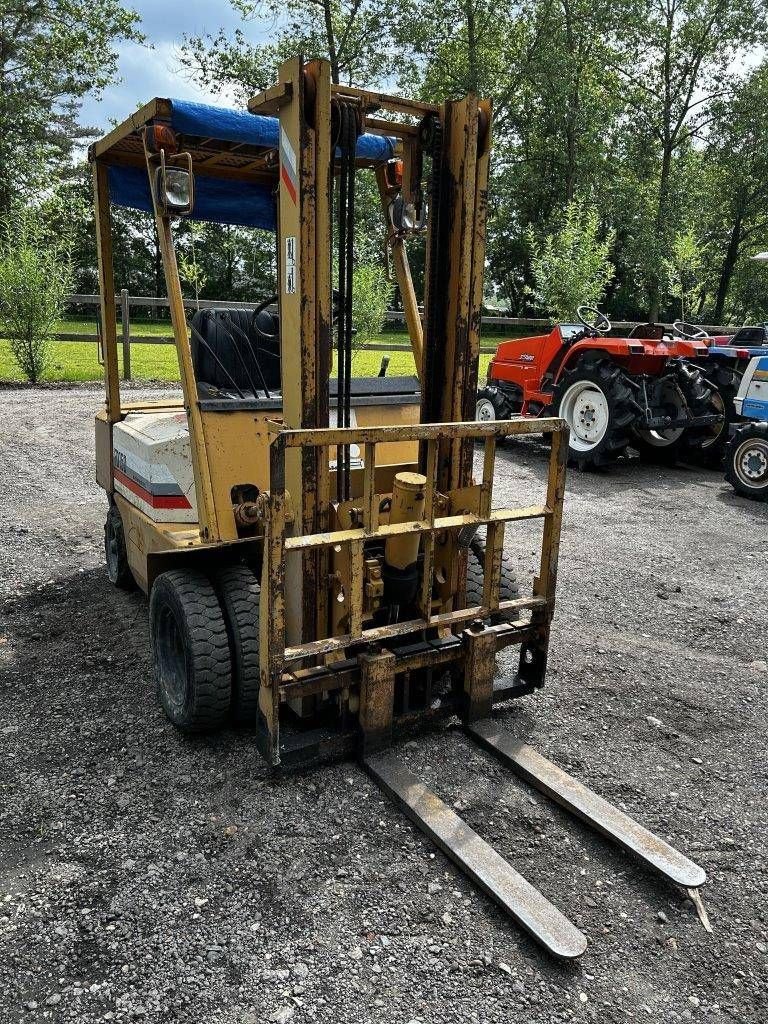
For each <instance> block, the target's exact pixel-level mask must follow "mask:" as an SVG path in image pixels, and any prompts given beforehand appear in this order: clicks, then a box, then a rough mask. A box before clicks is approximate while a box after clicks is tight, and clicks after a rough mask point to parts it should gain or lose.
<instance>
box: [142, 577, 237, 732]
mask: <svg viewBox="0 0 768 1024" xmlns="http://www.w3.org/2000/svg"><path fill="white" fill-rule="evenodd" d="M149 631H150V639H151V642H152V655H153V658H154V662H155V673H156V675H157V686H158V694H159V697H160V703H161V704H162V706H163V709H164V711H165V713H166V715H167V716H168V718H169V719H170V720H171V722H173V724H174V725H175V726H177V727H178V728H179V729H182V730H184V731H185V732H208V731H211V730H213V729H218V728H220V727H221V726H222V725H224V723H225V722H226V720H227V717H228V715H229V708H230V703H231V699H232V667H231V661H230V655H229V640H228V638H227V627H226V624H225V622H224V614H223V612H222V610H221V605H220V604H219V599H218V598H217V597H216V591H215V590H214V589H213V586H212V584H211V582H210V580H209V579H208V578H207V577H206V576H204V575H203V574H202V573H201V572H194V571H191V570H184V569H172V570H170V571H169V572H164V573H163V574H162V575H161V576H158V577H157V579H156V580H155V582H154V584H153V586H152V592H151V594H150V598H149Z"/></svg>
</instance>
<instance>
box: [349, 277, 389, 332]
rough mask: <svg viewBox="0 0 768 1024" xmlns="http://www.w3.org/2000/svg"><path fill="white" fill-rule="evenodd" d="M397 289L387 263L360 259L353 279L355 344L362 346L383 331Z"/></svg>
mask: <svg viewBox="0 0 768 1024" xmlns="http://www.w3.org/2000/svg"><path fill="white" fill-rule="evenodd" d="M394 291H395V286H394V284H393V283H392V282H391V281H390V280H389V278H388V277H387V272H386V270H385V269H384V268H383V267H381V266H379V265H378V264H376V263H360V264H358V265H357V266H356V267H355V270H354V274H353V281H352V324H353V326H354V328H355V331H356V334H355V337H354V342H353V345H354V348H356V349H357V348H360V347H361V346H362V345H365V344H366V343H367V342H368V341H370V340H371V338H373V337H375V335H377V334H381V331H382V329H383V327H384V323H385V320H386V312H387V309H388V308H389V305H390V303H391V301H392V296H393V295H394Z"/></svg>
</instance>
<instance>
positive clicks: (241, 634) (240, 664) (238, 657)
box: [214, 565, 261, 725]
mask: <svg viewBox="0 0 768 1024" xmlns="http://www.w3.org/2000/svg"><path fill="white" fill-rule="evenodd" d="M214 582H215V585H216V591H217V593H218V595H219V600H220V601H221V606H222V608H223V610H224V617H225V620H226V625H227V635H228V637H229V650H230V655H231V658H232V717H233V719H234V720H235V722H237V723H238V724H239V725H255V724H256V719H257V717H258V712H259V685H260V677H259V668H260V666H259V604H260V600H261V587H260V586H259V583H258V581H257V579H256V577H255V575H254V574H253V573H252V572H251V570H250V569H249V568H248V567H247V566H245V565H230V566H228V567H227V568H226V569H221V570H220V571H219V572H218V573H217V574H216V577H215V580H214Z"/></svg>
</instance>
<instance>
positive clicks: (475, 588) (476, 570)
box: [466, 535, 520, 623]
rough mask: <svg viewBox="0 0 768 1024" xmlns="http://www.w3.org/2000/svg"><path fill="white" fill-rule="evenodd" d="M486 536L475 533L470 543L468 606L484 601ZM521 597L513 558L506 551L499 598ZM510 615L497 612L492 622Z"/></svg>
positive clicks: (502, 559)
mask: <svg viewBox="0 0 768 1024" xmlns="http://www.w3.org/2000/svg"><path fill="white" fill-rule="evenodd" d="M484 564H485V537H478V536H477V535H475V536H474V537H473V538H472V541H471V542H470V545H469V551H468V552H467V589H466V600H467V608H472V607H473V606H474V605H479V604H482V603H483V579H484V578H485V572H484V570H483V566H484ZM518 597H520V587H519V586H518V584H517V579H516V578H515V573H514V570H513V568H512V559H511V558H510V557H509V555H508V554H507V552H506V551H502V553H501V577H500V580H499V600H501V601H514V600H516V599H517V598H518ZM508 617H509V616H508V615H507V614H505V613H504V612H497V613H496V614H495V615H492V616H491V622H494V623H495V622H504V621H505V619H506V618H508Z"/></svg>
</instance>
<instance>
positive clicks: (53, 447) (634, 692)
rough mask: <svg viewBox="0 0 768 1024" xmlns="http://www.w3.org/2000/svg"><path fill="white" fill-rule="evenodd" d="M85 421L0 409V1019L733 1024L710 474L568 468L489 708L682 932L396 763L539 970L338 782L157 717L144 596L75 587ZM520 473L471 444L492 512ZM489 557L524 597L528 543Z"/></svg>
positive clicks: (733, 743)
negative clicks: (541, 617) (557, 538)
mask: <svg viewBox="0 0 768 1024" xmlns="http://www.w3.org/2000/svg"><path fill="white" fill-rule="evenodd" d="M154 394H155V395H156V394H157V392H154ZM98 401H99V392H98V391H97V390H95V389H91V388H72V389H54V390H44V391H43V390H35V389H27V390H6V391H2V392H0V587H2V598H1V600H2V603H1V604H0V744H1V747H0V751H1V753H2V756H1V757H0V1022H1V1024H5V1022H17V1021H29V1022H33V1021H51V1022H59V1021H61V1022H82V1024H90V1022H94V1021H105V1020H109V1021H119V1022H123V1021H146V1022H165V1021H180V1022H189V1024H193V1022H194V1024H208V1022H210V1024H261V1022H269V1021H276V1022H286V1021H294V1022H296V1024H303V1022H306V1021H327V1022H344V1024H357V1022H360V1024H363V1022H369V1021H371V1022H373V1021H376V1022H382V1024H389V1022H392V1024H417V1022H418V1024H452V1022H473V1024H475V1022H477V1024H497V1022H498V1024H501V1022H518V1021H519V1022H523V1021H526V1022H527V1021H536V1022H549V1021H567V1020H571V1019H578V1020H589V1021H600V1022H606V1021H608V1022H613V1021H626V1020H639V1021H649V1022H650V1021H654V1022H655V1021H663V1022H668V1021H689V1020H691V1021H697V1020H701V1021H708V1022H709V1021H711V1022H720V1021H738V1022H742V1021H743V1022H752V1021H762V1020H764V1018H765V1011H766V1007H767V1006H768V898H767V897H766V892H767V891H768V861H767V860H766V847H767V846H768V811H767V810H766V774H767V773H766V759H765V752H766V733H767V731H768V730H767V728H766V722H767V721H768V709H767V704H768V678H767V676H768V665H767V662H768V642H766V619H767V614H768V613H767V609H768V582H767V580H766V573H765V562H766V554H765V550H766V526H767V525H768V508H766V507H764V506H763V507H761V506H759V505H755V504H752V503H750V502H747V501H743V500H741V499H738V498H736V497H734V495H733V494H732V493H731V492H730V490H729V489H728V488H727V487H726V486H725V484H724V483H723V482H722V480H721V478H720V475H719V474H718V473H716V472H713V471H702V470H694V469H684V468H678V469H674V470H656V469H652V468H648V467H644V466H642V465H640V464H639V463H637V462H634V461H631V462H625V463H622V464H620V465H619V466H617V467H616V468H615V469H613V470H611V471H610V472H609V473H604V474H600V475H594V474H591V475H590V474H576V473H574V474H571V476H570V479H569V486H568V497H567V511H566V516H565V524H564V535H563V546H562V553H561V562H560V581H559V605H558V612H557V619H556V625H555V628H554V632H553V640H552V650H551V664H550V672H549V682H548V686H547V688H546V689H545V690H544V691H543V692H542V693H540V694H538V695H536V696H534V697H530V698H526V699H525V700H524V701H521V702H518V703H517V704H515V705H514V706H511V707H510V708H508V709H506V710H505V711H503V712H502V716H503V718H504V721H505V725H506V726H507V727H508V728H509V729H510V731H512V732H513V733H514V734H515V735H516V736H519V737H522V738H525V739H527V740H529V741H530V742H532V743H533V744H534V745H535V746H537V747H538V748H539V749H540V750H542V752H544V753H546V754H547V755H548V756H550V757H552V758H553V759H554V760H556V761H557V762H558V763H560V764H561V765H563V766H564V767H565V768H567V769H568V770H570V771H571V772H572V773H573V774H575V775H576V776H578V777H579V778H581V779H582V780H584V781H585V782H586V783H587V784H589V785H591V786H593V787H594V788H595V789H596V790H598V791H599V792H600V793H602V794H604V795H605V796H606V797H607V798H609V799H611V800H613V801H614V802H616V803H618V804H619V805H620V806H622V807H625V808H626V809H627V810H628V811H629V812H630V813H632V814H634V815H635V816H636V817H638V818H639V819H640V820H641V821H642V822H643V823H644V824H646V825H648V826H649V827H650V828H652V829H654V830H656V831H658V832H659V833H660V834H661V835H662V836H664V837H667V838H669V839H670V840H671V841H672V842H673V843H674V844H676V845H678V846H680V847H681V848H682V849H683V850H685V851H686V852H688V853H689V854H690V855H691V856H692V857H693V858H694V859H696V860H698V861H699V862H700V863H701V864H702V865H703V866H704V867H705V868H706V870H707V873H708V875H709V881H708V884H707V885H706V887H705V888H704V890H703V896H704V900H705V903H706V906H707V909H708V912H709V914H710V917H711V919H712V923H713V926H714V934H712V935H709V934H707V933H706V932H705V931H704V930H703V928H702V927H701V925H700V924H699V922H698V919H697V917H696V914H695V912H694V909H693V906H692V904H691V903H690V901H689V900H688V899H687V898H686V896H685V894H684V893H682V892H680V891H678V890H676V889H675V888H674V887H672V886H670V885H667V884H665V883H663V882H662V881H659V880H657V879H656V878H655V877H653V876H652V875H651V874H650V873H649V872H647V871H645V870H643V869H642V868H640V867H639V866H638V865H637V864H636V863H634V862H632V861H630V860H629V858H628V857H626V856H625V855H623V854H621V853H620V852H618V851H617V850H615V849H613V848H611V847H610V846H609V845H607V844H606V843H604V842H603V841H602V840H600V839H599V838H597V837H595V836H593V835H592V834H591V833H589V832H588V831H587V830H586V829H585V828H583V827H582V826H580V825H578V824H577V823H574V822H573V821H571V820H569V819H568V818H567V817H566V816H565V815H564V814H563V813H562V812H561V811H559V810H558V809H557V808H555V807H553V806H552V805H551V804H549V803H548V802H547V801H546V800H545V798H544V797H542V796H540V795H538V794H536V793H534V792H533V791H532V790H530V789H528V788H527V787H526V786H524V785H523V784H522V783H520V782H518V781H516V780H515V779H514V778H513V777H511V776H510V774H509V773H508V772H506V771H505V770H503V769H502V768H501V766H500V765H498V764H497V763H496V762H494V761H493V760H492V759H491V758H490V757H488V756H486V755H485V754H483V753H482V752H480V751H479V750H478V749H477V748H475V747H473V746H472V745H471V744H470V743H469V742H468V741H467V740H466V739H465V738H464V737H463V736H462V735H460V734H459V733H458V732H456V731H455V730H451V729H449V728H444V729H441V730H439V731H437V732H433V733H431V734H429V735H426V736H423V737H420V738H419V739H418V740H417V741H410V742H409V743H408V744H407V745H405V747H404V748H403V754H404V756H405V758H406V760H407V761H408V763H409V764H410V765H411V766H412V767H413V768H414V769H415V770H417V771H418V772H419V773H420V774H421V775H422V776H423V777H424V778H425V780H426V781H427V782H429V783H430V784H431V785H432V786H433V787H434V788H435V789H436V791H437V792H438V793H440V794H441V795H442V796H443V797H444V798H445V799H446V800H448V802H449V803H450V804H452V805H453V804H456V805H457V806H458V807H460V808H461V813H462V814H463V815H464V817H465V818H466V819H467V821H469V823H470V824H471V825H472V826H473V827H475V828H476V829H477V830H478V831H479V832H480V833H481V834H482V835H483V836H484V837H485V838H487V839H488V840H489V841H490V842H492V843H493V844H494V845H495V846H496V847H497V848H498V849H499V851H500V852H501V853H502V854H503V855H504V856H506V857H507V858H508V859H509V860H510V862H511V863H512V864H513V865H514V866H515V867H516V868H518V869H519V870H520V871H522V872H523V873H524V874H525V875H526V877H528V878H529V879H530V881H531V882H533V883H534V884H535V885H537V886H538V887H539V888H540V889H541V890H542V892H544V893H545V894H546V895H547V896H548V897H550V898H551V899H552V900H553V901H554V902H555V903H556V904H557V905H558V906H559V907H560V908H561V909H562V910H564V911H565V912H566V913H567V914H568V915H569V916H570V917H571V918H572V920H573V921H574V922H575V923H576V924H577V925H579V926H580V927H581V928H583V929H584V931H585V932H586V934H587V935H588V937H589V948H588V950H587V953H586V954H585V956H584V957H583V959H582V960H581V962H580V963H579V964H577V965H575V966H574V965H572V966H563V965H561V964H558V963H555V962H552V961H551V960H548V959H547V958H546V957H545V956H544V955H543V954H542V953H541V952H540V950H539V949H538V948H537V947H536V945H535V944H534V943H533V942H532V941H531V940H529V939H528V938H526V937H525V936H523V935H522V934H521V933H520V931H519V930H518V929H517V928H516V927H515V925H514V924H513V923H511V922H510V921H509V920H508V919H506V918H505V917H504V916H503V915H502V914H501V912H500V911H498V910H497V909H496V908H495V907H494V906H493V905H492V904H491V903H490V902H489V901H488V900H487V899H486V898H485V897H483V896H482V895H480V894H479V893H478V892H477V891H476V890H475V889H474V888H473V887H472V885H471V884H470V883H469V882H468V881H466V880H465V879H464V878H463V877H462V876H461V875H460V874H458V873H457V871H456V870H454V868H453V867H452V866H451V865H450V864H449V863H448V862H447V861H446V860H445V858H444V857H443V856H442V855H441V854H440V853H437V852H436V851H435V850H434V849H433V848H432V847H431V846H430V845H429V843H428V842H427V841H426V840H425V839H423V838H422V837H421V835H419V834H418V833H417V832H416V831H415V830H414V829H413V827H412V826H411V825H410V824H409V823H408V822H407V821H406V820H405V819H404V818H403V817H402V816H401V815H400V813H399V812H398V811H397V810H396V809H395V808H394V807H392V806H391V805H390V804H389V803H388V802H387V801H386V800H385V799H384V798H383V797H382V796H381V794H380V793H379V792H378V790H377V789H376V787H375V786H374V785H373V784H372V783H371V781H370V780H369V779H368V778H367V777H366V776H365V775H364V774H363V773H362V772H361V771H360V769H359V768H357V767H356V766H355V765H354V764H352V763H345V764H338V765H334V766H330V767H326V768H322V769H318V770H315V771H312V772H307V773H304V774H300V775H298V776H294V777H288V778H271V777H270V775H269V774H268V773H267V771H266V770H265V768H264V767H263V765H262V764H261V762H260V760H259V757H258V755H257V754H256V752H255V749H254V747H253V743H252V739H251V737H250V736H249V735H248V734H247V733H235V732H228V733H224V734H222V735H221V736H218V737H215V738H213V739H211V738H204V739H199V738H198V739H194V738H193V739H190V738H185V737H183V736H181V735H179V734H178V733H176V732H175V731H174V730H173V729H172V727H171V726H170V725H168V724H167V722H166V721H165V720H164V718H163V717H162V714H161V712H160V710H159V709H158V706H157V704H156V701H155V697H154V693H153V685H152V674H151V668H150V664H149V657H148V636H147V615H146V604H145V600H144V598H143V597H142V596H141V595H138V594H133V595H126V594H123V593H120V592H117V591H115V590H113V589H111V588H110V587H109V585H108V583H107V581H106V576H105V573H104V571H103V568H102V551H101V531H102V525H103V517H104V511H105V501H104V496H103V494H102V493H101V492H100V491H99V490H98V488H97V487H96V486H95V484H94V482H93V455H92V414H93V411H94V409H95V407H96V405H97V403H98ZM545 464H546V463H545V451H544V449H542V448H541V447H540V446H539V445H538V444H537V443H536V442H535V441H525V442H520V443H518V444H516V445H515V446H514V447H506V448H503V449H501V450H500V454H499V475H498V480H497V492H498V496H499V497H501V496H504V497H506V498H508V499H509V500H511V501H519V502H521V503H523V504H525V503H528V502H530V501H531V500H535V498H536V497H537V496H538V495H540V494H541V491H542V481H543V478H544V474H545ZM507 543H508V547H509V550H510V552H511V553H512V554H513V556H514V557H516V558H517V560H518V565H519V570H520V575H521V576H522V577H523V578H530V574H531V572H532V571H533V568H534V552H535V551H536V550H537V544H538V537H537V535H536V534H535V533H533V532H532V533H531V534H526V533H525V527H522V526H521V527H514V528H512V529H510V532H509V536H508V540H507ZM511 664H512V662H511V660H507V659H506V658H505V659H504V660H502V661H500V669H501V670H502V671H504V670H506V671H509V670H510V667H511Z"/></svg>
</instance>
